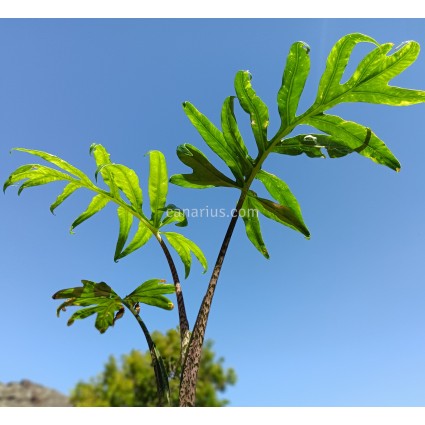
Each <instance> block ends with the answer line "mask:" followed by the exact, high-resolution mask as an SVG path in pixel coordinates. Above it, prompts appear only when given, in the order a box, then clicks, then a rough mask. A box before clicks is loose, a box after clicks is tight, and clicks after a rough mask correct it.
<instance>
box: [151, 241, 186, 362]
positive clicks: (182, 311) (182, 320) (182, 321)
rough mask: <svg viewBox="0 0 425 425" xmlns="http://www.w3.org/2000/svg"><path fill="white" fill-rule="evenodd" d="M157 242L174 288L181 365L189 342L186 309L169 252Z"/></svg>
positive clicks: (161, 243)
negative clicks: (162, 252) (168, 268)
mask: <svg viewBox="0 0 425 425" xmlns="http://www.w3.org/2000/svg"><path fill="white" fill-rule="evenodd" d="M158 241H159V244H160V245H161V248H162V250H163V251H164V254H165V257H166V258H167V262H168V266H169V267H170V270H171V275H172V277H173V282H174V286H175V288H176V298H177V309H178V312H179V325H180V344H181V353H180V357H181V360H182V363H183V359H184V358H185V355H186V350H187V347H188V345H189V340H190V331H189V322H188V320H187V314H186V307H185V304H184V298H183V291H182V287H181V285H180V279H179V275H178V273H177V269H176V265H175V264H174V261H173V258H172V257H171V254H170V251H169V250H168V248H167V245H166V244H165V242H164V240H163V239H162V238H160V239H158Z"/></svg>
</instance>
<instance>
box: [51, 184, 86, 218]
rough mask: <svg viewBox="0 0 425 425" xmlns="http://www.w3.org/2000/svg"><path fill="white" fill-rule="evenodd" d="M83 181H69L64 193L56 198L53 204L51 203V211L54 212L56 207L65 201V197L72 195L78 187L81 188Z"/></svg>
mask: <svg viewBox="0 0 425 425" xmlns="http://www.w3.org/2000/svg"><path fill="white" fill-rule="evenodd" d="M81 187H82V186H81V183H79V182H77V181H73V182H70V183H68V184H67V185H66V186H65V187H64V189H63V191H62V193H61V194H60V195H59V196H58V197H57V198H56V201H55V202H53V204H52V205H50V212H51V213H52V214H54V211H55V209H56V208H57V207H58V206H59V205H60V204H62V202H63V201H65V199H67V198H68V197H69V196H71V195H72V194H73V193H74V192H75V191H76V190H77V189H80V188H81Z"/></svg>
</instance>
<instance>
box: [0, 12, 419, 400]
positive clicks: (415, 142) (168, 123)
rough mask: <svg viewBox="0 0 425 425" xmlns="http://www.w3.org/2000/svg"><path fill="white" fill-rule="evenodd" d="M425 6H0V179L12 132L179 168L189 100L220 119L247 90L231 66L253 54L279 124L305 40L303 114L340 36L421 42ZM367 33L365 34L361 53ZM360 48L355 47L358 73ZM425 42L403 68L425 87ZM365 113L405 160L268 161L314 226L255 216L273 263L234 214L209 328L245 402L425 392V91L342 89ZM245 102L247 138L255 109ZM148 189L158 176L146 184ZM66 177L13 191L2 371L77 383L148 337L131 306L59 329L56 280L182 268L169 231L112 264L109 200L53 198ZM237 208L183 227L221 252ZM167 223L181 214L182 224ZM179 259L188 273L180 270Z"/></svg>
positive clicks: (5, 208) (191, 295)
mask: <svg viewBox="0 0 425 425" xmlns="http://www.w3.org/2000/svg"><path fill="white" fill-rule="evenodd" d="M423 28H424V21H423V20H377V19H360V20H348V19H347V20H345V19H344V20H343V19H329V20H295V19H288V20H252V19H250V20H197V19H192V20H2V21H0V58H1V64H2V65H1V67H0V164H1V165H0V176H1V180H2V181H3V180H5V179H6V178H7V176H8V174H9V173H10V172H11V171H12V170H13V169H14V168H16V167H17V166H19V165H21V164H23V163H25V162H31V161H32V159H31V157H29V156H27V155H25V154H23V153H17V152H15V153H13V154H12V155H9V150H10V148H12V147H28V148H35V149H40V150H45V151H48V152H51V153H54V154H57V155H59V156H61V157H63V158H65V159H67V160H68V161H69V162H71V163H73V164H75V165H77V166H78V167H80V168H81V169H83V170H84V171H86V172H87V173H91V175H93V173H94V170H95V167H94V163H93V159H92V158H91V157H90V156H89V155H88V149H89V146H90V144H91V143H92V142H97V143H101V144H103V145H104V146H105V147H107V149H108V150H109V151H110V153H111V156H112V159H113V160H114V161H115V162H118V163H124V164H126V165H128V166H130V167H132V168H134V169H135V170H136V171H137V172H138V174H139V176H140V177H141V179H142V182H146V181H147V180H146V179H147V174H148V159H147V158H146V157H145V156H144V155H145V153H146V152H148V151H149V150H151V149H159V150H161V151H163V152H164V154H165V155H166V158H167V161H168V169H169V173H170V174H174V173H180V172H186V170H187V169H186V167H185V166H184V165H183V164H181V163H180V162H179V161H178V159H177V157H176V154H175V149H176V146H177V145H178V144H181V143H184V142H189V143H192V144H194V145H195V146H197V147H199V148H201V149H202V150H203V151H204V152H206V153H207V154H208V157H209V158H210V159H211V160H212V161H214V163H215V164H216V165H217V166H218V167H221V165H220V163H219V162H217V161H216V160H215V158H214V157H213V154H212V153H210V152H209V151H208V147H207V146H206V145H205V144H204V142H203V141H202V140H201V138H200V137H199V136H198V134H197V133H196V130H194V129H193V128H192V127H191V124H190V123H189V121H188V120H187V118H186V116H185V114H184V112H183V111H182V108H181V103H182V102H183V101H185V100H190V101H191V102H192V103H194V104H195V105H196V106H197V107H198V109H200V110H201V111H202V112H203V113H205V114H206V115H207V116H208V117H210V119H212V120H213V121H214V122H216V123H218V122H219V116H220V109H221V104H222V101H223V100H224V98H225V97H227V96H228V95H232V94H233V93H234V90H233V78H234V74H235V73H236V72H237V71H238V70H240V69H249V70H250V71H251V73H252V75H253V80H252V83H253V86H254V88H255V89H256V91H257V94H259V95H260V96H261V97H262V99H263V100H264V101H265V102H266V103H267V105H268V106H269V111H270V116H271V127H270V134H272V133H273V130H276V129H277V126H278V113H277V106H276V100H275V99H276V94H277V90H278V88H279V85H280V81H281V75H282V71H283V67H284V63H285V58H286V55H287V52H288V50H289V47H290V45H291V44H292V42H294V41H297V40H303V41H305V42H307V43H308V44H309V45H310V47H311V53H310V55H311V63H312V66H311V72H310V77H309V80H308V82H307V86H306V89H305V92H304V94H303V97H302V100H301V103H300V109H299V111H302V110H304V109H305V108H306V107H308V106H309V105H310V104H311V102H312V101H313V99H314V96H315V92H316V89H317V84H318V81H319V79H320V76H321V74H322V72H323V70H324V64H325V60H326V56H327V54H328V52H329V50H330V48H331V47H332V45H333V44H334V43H335V42H336V41H337V40H338V39H339V38H340V37H341V36H343V35H345V34H347V33H350V32H362V33H365V34H368V35H370V36H372V37H374V38H375V39H377V41H378V42H382V43H383V42H389V41H391V42H394V43H395V45H398V44H400V43H401V42H403V41H405V40H410V39H413V40H416V41H418V42H419V43H420V44H422V45H424V42H425V36H424V31H423ZM368 48H369V47H368V46H359V47H358V48H356V51H355V58H357V60H358V59H359V58H360V57H361V55H362V54H364V53H365V52H367V51H368V50H367V49H368ZM353 66H354V64H352V63H350V65H349V70H353ZM424 75H425V56H423V55H420V56H419V58H418V60H417V61H416V63H415V64H414V65H413V66H412V67H411V68H409V69H408V70H407V71H406V72H405V73H403V74H402V75H401V76H400V77H397V78H396V79H395V80H394V81H393V83H394V84H396V85H400V86H404V87H410V88H416V89H425V78H424ZM333 112H334V113H335V114H339V115H341V116H342V117H343V118H345V119H347V120H353V121H358V122H360V123H362V124H364V125H367V126H370V127H371V128H372V129H373V131H374V132H375V133H376V134H377V135H378V136H379V137H380V138H381V139H383V140H384V141H385V142H386V143H387V145H388V146H389V147H390V148H391V150H392V151H393V153H394V154H395V155H396V156H397V158H398V159H399V160H400V162H401V164H402V171H401V172H400V173H398V174H396V173H394V172H393V171H391V170H389V169H386V168H384V167H382V166H378V165H376V164H374V163H373V162H371V161H370V160H368V159H366V158H364V157H361V156H358V155H351V156H349V157H346V158H342V159H335V160H331V159H325V160H320V159H309V158H306V157H282V156H278V155H276V156H274V157H271V158H269V160H268V162H267V163H266V165H265V167H264V168H265V169H266V170H267V171H270V172H272V173H275V174H277V175H279V176H280V177H281V178H282V179H283V180H285V181H286V182H287V183H288V185H289V186H290V187H291V189H292V191H293V193H294V194H295V195H296V196H297V198H298V200H299V202H300V204H301V207H302V210H303V214H304V218H305V221H306V223H307V225H308V227H309V229H310V231H311V234H312V237H311V240H306V239H305V238H304V237H303V236H302V235H300V234H298V233H296V232H293V231H292V230H290V229H287V228H284V227H283V226H279V225H278V224H277V223H275V222H270V221H266V220H262V229H263V236H264V238H265V241H266V244H267V247H268V249H269V252H270V254H271V259H270V260H268V261H267V260H265V259H264V258H262V257H261V255H260V254H259V253H258V252H257V251H256V250H255V249H254V248H253V247H252V245H251V244H250V243H249V242H248V240H247V239H246V236H245V231H244V229H243V225H242V223H238V225H237V228H236V231H235V235H234V238H233V240H232V242H231V245H230V249H229V252H228V256H227V258H226V261H225V264H224V268H223V271H222V275H221V281H220V282H219V286H218V289H217V292H216V298H215V300H214V305H213V310H212V313H211V316H210V322H209V326H208V331H207V337H208V338H211V339H213V340H214V341H215V349H216V351H217V353H218V354H219V355H223V356H224V357H225V359H226V365H228V366H232V367H234V368H235V369H236V372H237V374H238V378H239V379H238V383H237V385H236V386H235V387H233V388H231V389H229V391H228V392H227V394H226V397H228V398H229V399H230V400H231V401H232V405H233V406H422V405H423V403H424V399H425V388H424V385H423V382H424V380H425V308H424V300H425V285H424V279H423V255H424V248H425V246H424V245H425V233H424V230H423V227H422V226H421V225H420V223H421V221H422V218H423V215H424V211H425V198H424V190H423V181H424V178H425V168H424V167H423V164H422V158H423V157H424V155H425V148H424V144H423V143H422V133H423V128H422V125H423V117H424V114H425V106H424V105H417V106H412V107H407V108H391V107H387V106H378V105H365V104H355V105H352V104H345V105H343V106H340V107H337V108H335V109H334V111H333ZM237 118H238V121H239V122H240V125H241V128H242V130H243V133H244V136H245V139H246V143H247V144H248V146H249V147H251V149H253V148H254V143H253V141H252V138H251V133H250V131H249V128H248V120H247V117H246V116H245V114H244V113H243V112H242V111H241V110H240V109H238V110H237ZM142 188H143V189H144V193H145V194H146V197H147V185H146V183H142ZM60 190H61V186H60V185H59V184H58V185H51V186H50V185H49V186H46V187H40V188H35V189H32V190H28V191H25V192H24V193H23V194H22V195H21V196H20V197H19V198H18V197H17V196H16V193H15V190H14V189H13V188H11V189H9V190H8V192H7V193H6V195H5V196H0V208H1V212H2V220H1V221H0V232H1V235H2V240H3V243H2V244H1V246H0V258H1V259H2V260H1V261H2V268H1V270H2V272H1V274H2V276H1V280H0V282H1V292H2V300H3V303H2V320H1V322H0V335H1V339H2V350H1V352H0V365H1V367H0V381H2V382H7V381H11V380H20V379H23V378H27V379H31V380H33V381H35V382H38V383H41V384H44V385H47V386H50V387H54V388H57V389H59V390H61V391H63V392H68V391H69V390H70V389H71V388H72V387H73V386H74V385H75V383H76V382H77V381H78V380H79V379H88V378H89V377H91V376H94V375H95V374H96V373H98V372H100V371H101V369H102V367H103V364H104V363H105V361H106V360H107V357H108V356H109V355H110V354H114V355H116V356H120V355H121V354H124V353H127V352H129V351H130V350H131V349H133V348H139V349H143V350H145V349H146V343H145V341H144V340H143V338H142V337H141V335H139V330H138V328H137V324H136V323H135V322H134V321H133V320H131V318H130V317H126V318H125V320H122V321H120V322H118V324H117V325H116V327H115V328H114V329H111V330H110V331H108V332H107V333H106V334H104V335H100V334H99V333H98V332H97V331H96V330H95V329H94V326H93V323H92V321H90V320H86V321H83V322H80V323H75V324H74V325H73V326H72V327H67V326H66V317H67V315H69V312H67V313H65V314H64V317H62V318H60V319H57V318H56V317H55V308H56V305H57V304H56V302H54V301H53V300H52V299H51V295H52V294H53V293H54V292H56V291H57V290H58V289H62V288H65V287H70V286H77V285H78V284H79V282H80V280H81V279H91V280H94V281H101V280H103V281H106V282H108V283H109V284H110V285H111V286H113V287H114V288H115V289H116V290H117V292H120V293H121V294H122V295H125V294H126V293H128V292H130V291H131V290H132V288H133V287H134V286H136V285H137V284H139V283H141V282H143V281H144V280H147V279H149V278H152V277H160V278H166V279H170V276H169V272H168V270H167V268H166V264H165V261H164V259H163V257H162V255H161V252H160V250H159V247H158V246H156V245H155V244H154V243H153V242H150V243H149V245H148V247H146V248H144V249H143V250H140V251H138V252H136V253H134V254H132V255H131V256H129V257H127V258H125V259H123V260H121V261H120V262H119V263H117V264H116V263H114V262H113V252H114V247H115V242H116V236H117V232H118V228H117V219H116V214H115V210H114V208H112V207H110V208H107V209H105V210H104V211H102V213H100V214H99V215H97V216H95V217H94V218H92V219H91V220H90V221H88V222H86V223H84V224H83V225H81V226H80V227H79V228H77V230H76V234H75V235H70V234H69V232H68V229H69V226H70V224H71V222H72V221H73V220H74V219H75V218H76V217H77V216H78V215H79V214H80V212H82V211H83V210H84V209H85V207H86V205H87V203H88V202H89V199H90V195H89V194H87V193H77V194H75V195H74V196H73V197H72V198H70V199H69V200H67V201H66V203H64V204H63V205H62V206H61V207H59V208H58V209H57V211H56V216H55V217H54V216H52V215H51V214H50V212H49V208H48V207H49V205H50V203H51V202H52V201H53V200H54V199H55V197H56V195H57V194H58V193H59V192H60ZM237 196H238V194H237V192H235V191H232V190H225V189H222V190H220V189H210V190H199V191H194V190H187V189H182V188H179V187H175V186H172V187H170V192H169V197H168V199H169V201H170V202H172V203H175V204H178V205H179V206H183V207H186V208H205V207H207V206H208V207H209V208H228V209H231V208H232V207H233V206H234V205H235V203H236V200H237ZM226 228H227V219H218V218H216V219H214V218H210V219H208V218H203V219H196V218H193V219H192V220H191V221H190V225H189V227H188V228H187V229H186V230H185V234H186V235H187V236H188V237H190V238H192V239H193V240H194V241H195V242H197V243H198V244H199V245H200V246H201V247H202V248H203V250H204V252H205V254H206V256H207V258H208V260H209V263H210V266H211V267H212V265H213V262H214V260H215V258H216V255H217V251H218V247H219V244H220V243H221V240H222V237H223V235H224V232H225V230H226ZM170 230H171V229H170ZM178 265H179V267H180V269H179V270H180V274H181V275H183V271H182V267H181V265H180V264H178ZM208 277H209V274H207V275H202V274H201V267H200V266H199V265H197V264H195V265H194V267H193V269H192V273H191V277H190V278H189V279H188V280H187V281H185V282H184V284H183V285H184V291H185V297H186V304H187V307H188V313H189V319H190V322H191V323H193V322H194V320H195V317H196V313H197V308H198V306H199V303H200V301H201V299H202V296H203V293H204V291H205V288H206V285H207V281H208ZM143 314H144V317H145V319H146V322H147V324H148V326H149V328H150V329H152V330H154V329H158V330H166V329H169V328H171V327H175V326H176V325H177V311H172V312H165V311H159V310H158V311H157V310H155V309H154V308H150V307H146V308H144V309H143Z"/></svg>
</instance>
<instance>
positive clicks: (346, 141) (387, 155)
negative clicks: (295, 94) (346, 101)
mask: <svg viewBox="0 0 425 425" xmlns="http://www.w3.org/2000/svg"><path fill="white" fill-rule="evenodd" d="M306 124H308V125H311V126H313V127H315V128H317V129H318V130H320V131H323V132H325V133H327V134H329V135H331V136H333V139H332V140H331V142H334V143H336V144H337V145H338V144H339V145H340V149H339V150H340V151H341V150H342V148H343V147H344V146H345V147H346V148H347V149H348V150H351V151H352V152H353V151H356V152H358V153H359V154H360V155H362V156H364V157H366V158H370V159H371V160H372V161H374V162H376V163H378V164H382V165H385V166H387V167H389V168H391V169H393V170H395V171H400V167H401V165H400V163H399V162H398V160H397V158H396V157H395V156H394V155H393V153H392V152H391V151H390V150H389V149H388V148H387V146H386V145H385V143H384V142H383V141H382V140H381V139H379V138H378V137H377V136H376V134H375V133H373V132H371V131H370V130H369V129H368V128H366V127H364V126H363V125H360V124H357V123H355V122H352V121H344V120H343V119H342V118H340V117H337V116H335V115H325V114H320V115H316V116H314V117H310V118H308V119H307V120H306ZM322 141H324V140H322ZM335 152H336V154H337V153H338V149H336V150H335ZM347 153H349V152H347ZM335 156H338V155H335ZM335 156H334V157H335ZM339 156H343V155H339Z"/></svg>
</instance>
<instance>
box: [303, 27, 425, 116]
mask: <svg viewBox="0 0 425 425" xmlns="http://www.w3.org/2000/svg"><path fill="white" fill-rule="evenodd" d="M360 42H369V43H372V44H374V45H375V46H377V47H376V48H375V49H374V50H373V51H372V52H370V53H369V54H368V55H366V56H365V58H363V60H362V61H361V62H360V63H359V65H358V67H357V69H356V70H355V71H354V73H353V75H352V76H351V78H350V79H349V80H348V81H347V82H346V83H344V84H340V82H341V78H342V76H343V73H344V71H345V68H346V66H347V64H348V61H349V59H350V56H351V53H352V51H353V49H354V47H355V46H356V45H357V44H358V43H360ZM391 47H392V45H391V44H390V43H386V44H383V45H379V44H378V43H377V42H376V41H375V40H374V39H372V38H371V37H368V36H366V35H363V34H359V33H355V34H348V35H346V36H344V37H342V38H341V39H340V40H339V41H338V42H337V43H336V44H335V46H334V47H333V48H332V50H331V52H330V54H329V56H328V60H327V63H326V70H325V72H324V74H323V76H322V78H321V80H320V84H319V89H318V93H317V98H316V101H315V103H314V105H313V106H312V107H311V108H310V110H316V111H317V112H323V111H324V110H326V109H329V108H331V107H332V106H335V105H336V104H338V103H342V102H368V103H378V104H386V105H392V106H406V105H412V104H415V103H420V102H424V101H425V91H421V90H411V89H405V88H400V87H395V86H390V85H389V84H388V83H389V82H390V81H391V80H392V79H393V78H394V77H396V76H397V75H399V74H400V73H401V72H403V71H404V70H405V69H406V68H408V67H409V66H410V65H411V64H412V63H413V62H414V61H415V60H416V58H417V56H418V54H419V50H420V47H419V44H418V43H417V42H415V41H408V42H405V43H403V44H402V45H401V46H400V47H399V48H398V49H397V50H396V51H395V52H394V53H392V54H390V55H388V53H389V52H390V50H391Z"/></svg>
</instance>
